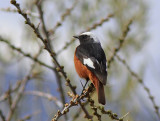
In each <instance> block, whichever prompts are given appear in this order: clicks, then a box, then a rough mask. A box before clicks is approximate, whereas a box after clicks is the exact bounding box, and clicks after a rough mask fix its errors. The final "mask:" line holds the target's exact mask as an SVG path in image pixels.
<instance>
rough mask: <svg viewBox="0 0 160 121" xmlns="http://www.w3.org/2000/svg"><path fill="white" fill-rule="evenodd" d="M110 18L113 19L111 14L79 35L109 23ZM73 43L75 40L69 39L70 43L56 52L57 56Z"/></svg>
mask: <svg viewBox="0 0 160 121" xmlns="http://www.w3.org/2000/svg"><path fill="white" fill-rule="evenodd" d="M112 17H113V14H109V15H107V17H105V18H103V19H101V20H100V21H99V22H98V23H94V24H93V25H92V26H91V27H88V28H87V29H86V30H85V31H82V32H81V33H83V32H86V31H91V30H93V29H96V28H97V27H99V26H102V25H103V24H104V23H105V22H107V21H109V20H110V18H112ZM74 41H75V39H74V38H73V39H71V41H70V42H67V43H66V45H65V46H64V47H62V49H61V50H59V51H58V52H57V55H59V54H60V53H61V52H62V51H63V50H65V49H67V48H68V47H69V46H70V45H71V44H72V43H73V42H74Z"/></svg>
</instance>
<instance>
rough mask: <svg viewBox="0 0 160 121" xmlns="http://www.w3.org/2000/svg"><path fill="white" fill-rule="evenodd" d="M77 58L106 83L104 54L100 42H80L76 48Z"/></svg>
mask: <svg viewBox="0 0 160 121" xmlns="http://www.w3.org/2000/svg"><path fill="white" fill-rule="evenodd" d="M76 56H77V58H78V59H79V60H80V61H81V62H82V63H83V64H84V65H85V66H86V67H87V68H88V69H89V70H90V71H91V72H92V73H94V74H95V75H96V76H97V78H98V79H99V80H100V81H101V82H102V84H104V85H105V84H106V81H107V70H106V68H107V67H106V56H105V53H104V51H103V49H102V47H101V45H100V43H87V44H81V45H79V46H78V47H77V49H76Z"/></svg>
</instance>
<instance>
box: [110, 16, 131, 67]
mask: <svg viewBox="0 0 160 121" xmlns="http://www.w3.org/2000/svg"><path fill="white" fill-rule="evenodd" d="M132 21H133V20H132V19H130V20H129V22H128V23H127V25H126V26H125V28H124V30H123V32H122V35H121V37H120V38H119V45H118V47H117V48H115V49H114V50H113V55H112V56H111V57H110V58H109V60H108V63H107V68H110V65H111V63H112V62H113V61H114V57H115V55H116V54H117V53H118V52H119V50H120V49H121V48H122V45H123V43H124V41H125V39H126V36H127V34H128V32H129V30H130V29H129V27H130V25H131V24H132Z"/></svg>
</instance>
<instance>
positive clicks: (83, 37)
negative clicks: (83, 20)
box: [73, 32, 99, 44]
mask: <svg viewBox="0 0 160 121" xmlns="http://www.w3.org/2000/svg"><path fill="white" fill-rule="evenodd" d="M73 37H74V38H77V39H79V41H80V44H85V43H94V42H96V43H99V40H98V38H97V37H96V36H94V35H93V34H92V33H91V32H84V33H82V34H80V35H78V36H73Z"/></svg>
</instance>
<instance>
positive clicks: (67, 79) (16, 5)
mask: <svg viewBox="0 0 160 121" xmlns="http://www.w3.org/2000/svg"><path fill="white" fill-rule="evenodd" d="M11 4H13V5H14V6H15V7H16V8H17V9H18V13H19V14H21V15H22V16H23V17H24V19H25V23H26V24H28V25H29V26H30V27H31V28H32V29H33V30H34V33H35V34H36V35H37V37H38V38H39V39H40V40H41V41H42V42H43V44H44V45H45V49H46V50H47V51H48V53H49V54H50V56H51V57H52V59H53V62H54V63H55V65H56V67H57V68H56V69H57V71H58V72H61V74H62V76H63V77H64V78H65V80H66V82H67V85H68V86H69V87H70V89H71V90H72V92H73V94H74V95H77V93H76V91H75V87H74V86H72V85H71V83H70V80H69V78H68V77H67V75H66V72H64V69H63V68H64V67H63V66H61V65H60V64H59V62H58V61H57V59H56V57H55V55H56V54H55V52H53V51H52V50H51V48H50V46H49V45H48V40H47V39H44V38H43V37H42V36H41V34H40V32H39V29H38V28H36V27H35V25H34V24H33V23H31V21H30V19H29V18H28V16H27V14H26V13H23V12H22V10H21V8H20V5H19V4H18V3H17V2H16V0H11ZM78 103H79V104H80V106H81V108H82V110H83V111H84V113H85V114H86V117H87V118H91V116H90V115H89V113H88V112H87V110H86V109H85V107H84V106H83V105H82V104H81V101H80V100H79V101H78Z"/></svg>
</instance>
